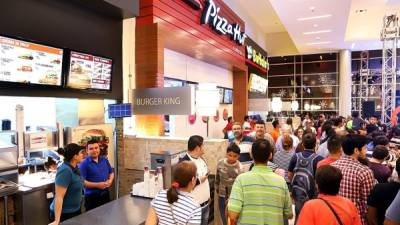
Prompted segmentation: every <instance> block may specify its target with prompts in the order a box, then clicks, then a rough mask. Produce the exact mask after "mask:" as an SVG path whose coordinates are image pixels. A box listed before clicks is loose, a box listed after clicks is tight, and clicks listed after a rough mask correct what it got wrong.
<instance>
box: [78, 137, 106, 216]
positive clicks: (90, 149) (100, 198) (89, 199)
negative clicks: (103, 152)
mask: <svg viewBox="0 0 400 225" xmlns="http://www.w3.org/2000/svg"><path fill="white" fill-rule="evenodd" d="M86 149H87V153H88V157H86V159H85V160H83V161H82V163H81V164H80V165H79V169H80V170H81V174H82V178H83V179H84V186H85V209H86V210H91V209H94V208H96V207H99V206H101V205H104V204H105V203H107V202H109V201H110V192H109V190H108V188H109V187H110V186H111V184H112V182H113V180H114V172H113V169H112V168H111V165H110V163H109V162H108V160H107V159H106V158H104V156H100V146H99V143H98V142H97V141H95V140H90V141H88V142H87V145H86Z"/></svg>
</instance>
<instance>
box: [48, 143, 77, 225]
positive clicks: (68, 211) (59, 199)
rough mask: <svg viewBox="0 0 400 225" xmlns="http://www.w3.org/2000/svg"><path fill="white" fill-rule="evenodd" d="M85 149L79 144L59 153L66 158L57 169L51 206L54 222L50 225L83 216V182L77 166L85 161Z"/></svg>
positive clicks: (70, 145)
mask: <svg viewBox="0 0 400 225" xmlns="http://www.w3.org/2000/svg"><path fill="white" fill-rule="evenodd" d="M84 149H85V147H82V146H79V145H77V144H68V145H67V146H66V147H65V148H60V149H58V151H57V152H58V153H59V154H60V155H63V156H64V162H63V163H62V164H61V166H60V167H58V169H57V174H56V180H55V184H56V185H55V186H56V187H55V192H56V194H55V197H54V200H53V202H52V203H51V205H50V218H51V220H52V221H53V222H52V223H50V225H58V224H60V222H62V221H64V220H67V219H69V218H72V217H74V216H77V215H79V214H81V200H82V189H83V182H82V178H81V176H80V174H79V170H78V167H77V165H78V163H79V162H80V161H82V159H83V151H84Z"/></svg>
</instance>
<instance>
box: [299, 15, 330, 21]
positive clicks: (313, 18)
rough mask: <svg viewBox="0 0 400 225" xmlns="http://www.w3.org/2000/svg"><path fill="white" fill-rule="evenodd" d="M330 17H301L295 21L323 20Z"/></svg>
mask: <svg viewBox="0 0 400 225" xmlns="http://www.w3.org/2000/svg"><path fill="white" fill-rule="evenodd" d="M331 16H332V15H331V14H325V15H320V16H311V17H302V18H297V21H306V20H316V19H324V18H329V17H331Z"/></svg>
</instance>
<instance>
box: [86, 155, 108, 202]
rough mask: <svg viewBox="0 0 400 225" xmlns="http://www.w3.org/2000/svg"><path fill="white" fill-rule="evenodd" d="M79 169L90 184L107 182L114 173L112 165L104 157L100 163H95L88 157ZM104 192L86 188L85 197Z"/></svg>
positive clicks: (100, 159)
mask: <svg viewBox="0 0 400 225" xmlns="http://www.w3.org/2000/svg"><path fill="white" fill-rule="evenodd" d="M79 169H80V171H81V176H82V178H83V179H84V180H87V181H90V182H104V181H107V180H108V178H109V177H110V174H111V173H113V169H112V168H111V165H110V163H109V162H108V160H107V159H106V158H104V157H103V156H99V161H98V162H96V161H94V160H93V159H92V157H90V156H88V157H86V159H84V160H83V161H82V162H81V163H80V165H79ZM105 190H106V189H105ZM102 191H104V190H101V189H96V188H85V195H89V194H93V193H101V192H102Z"/></svg>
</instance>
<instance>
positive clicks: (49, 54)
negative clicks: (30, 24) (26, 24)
mask: <svg viewBox="0 0 400 225" xmlns="http://www.w3.org/2000/svg"><path fill="white" fill-rule="evenodd" d="M62 60H63V50H62V49H59V48H53V47H49V46H45V45H39V44H35V43H31V42H26V41H20V40H16V39H12V38H6V37H2V36H0V81H6V82H17V83H31V84H43V85H55V86H61V77H62Z"/></svg>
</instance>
